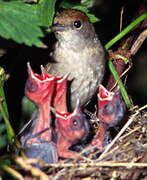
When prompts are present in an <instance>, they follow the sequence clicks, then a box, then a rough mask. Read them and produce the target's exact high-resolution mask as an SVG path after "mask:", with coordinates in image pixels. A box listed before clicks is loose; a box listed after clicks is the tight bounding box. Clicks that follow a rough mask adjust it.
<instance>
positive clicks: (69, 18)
mask: <svg viewBox="0 0 147 180" xmlns="http://www.w3.org/2000/svg"><path fill="white" fill-rule="evenodd" d="M77 20H81V21H83V22H84V21H89V22H90V20H89V18H88V16H87V15H86V14H85V13H84V12H82V11H79V10H76V9H64V10H62V11H60V12H59V13H57V15H56V17H55V19H54V24H62V25H65V24H67V23H68V22H75V21H77Z"/></svg>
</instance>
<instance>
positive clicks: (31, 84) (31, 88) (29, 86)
mask: <svg viewBox="0 0 147 180" xmlns="http://www.w3.org/2000/svg"><path fill="white" fill-rule="evenodd" d="M26 88H27V91H29V92H31V93H33V92H35V91H37V89H38V88H37V86H36V84H35V83H34V82H33V81H32V80H28V81H27V86H26Z"/></svg>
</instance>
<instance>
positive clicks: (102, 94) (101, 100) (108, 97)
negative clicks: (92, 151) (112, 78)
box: [91, 85, 125, 149]
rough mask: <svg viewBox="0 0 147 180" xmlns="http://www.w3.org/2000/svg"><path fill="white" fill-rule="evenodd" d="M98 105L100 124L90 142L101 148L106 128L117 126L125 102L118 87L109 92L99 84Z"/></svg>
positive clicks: (123, 110) (122, 114) (122, 113)
mask: <svg viewBox="0 0 147 180" xmlns="http://www.w3.org/2000/svg"><path fill="white" fill-rule="evenodd" d="M98 105H99V109H98V118H99V121H100V125H99V130H98V133H97V135H96V137H95V138H94V140H93V141H92V142H91V144H92V145H96V146H97V147H98V148H99V149H101V148H102V147H103V146H104V137H105V133H106V131H107V129H109V127H115V126H117V125H118V124H119V123H120V121H121V120H122V118H123V116H124V113H125V104H124V102H123V101H122V98H121V94H120V91H119V89H118V88H116V89H115V91H114V92H110V91H108V90H107V89H106V88H104V87H103V86H102V85H100V86H99V94H98Z"/></svg>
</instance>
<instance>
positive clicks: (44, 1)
mask: <svg viewBox="0 0 147 180" xmlns="http://www.w3.org/2000/svg"><path fill="white" fill-rule="evenodd" d="M55 3H56V1H55V0H40V1H39V4H38V5H37V6H38V16H39V18H40V20H39V22H40V23H39V24H40V25H42V26H50V25H52V20H53V17H54V14H55Z"/></svg>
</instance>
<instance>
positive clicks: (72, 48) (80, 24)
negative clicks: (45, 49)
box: [46, 9, 105, 110]
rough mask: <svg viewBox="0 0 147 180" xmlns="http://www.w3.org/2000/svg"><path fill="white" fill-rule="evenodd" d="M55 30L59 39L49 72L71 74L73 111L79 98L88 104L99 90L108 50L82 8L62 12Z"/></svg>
mask: <svg viewBox="0 0 147 180" xmlns="http://www.w3.org/2000/svg"><path fill="white" fill-rule="evenodd" d="M51 30H52V31H53V32H55V36H56V38H57V42H56V44H55V49H54V52H53V55H52V57H53V59H54V61H55V62H54V63H52V64H51V66H49V69H48V71H49V73H52V74H54V73H58V74H59V75H61V76H64V75H66V74H69V80H70V81H71V87H70V98H71V99H70V100H71V109H72V110H73V109H74V108H75V107H76V103H77V100H78V99H79V100H80V104H81V105H84V104H86V103H87V102H89V101H90V100H91V98H92V96H93V95H94V94H95V93H96V91H97V88H98V85H99V84H100V83H101V81H102V79H103V75H104V69H105V51H104V48H103V47H102V44H101V42H100V41H99V39H98V36H97V34H96V32H95V30H94V27H93V25H92V23H91V22H90V20H89V18H88V17H87V15H86V14H85V13H84V12H81V11H79V10H74V9H65V10H63V11H61V12H59V13H58V14H57V15H56V17H55V19H54V24H53V26H52V27H51ZM46 68H47V67H46Z"/></svg>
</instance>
